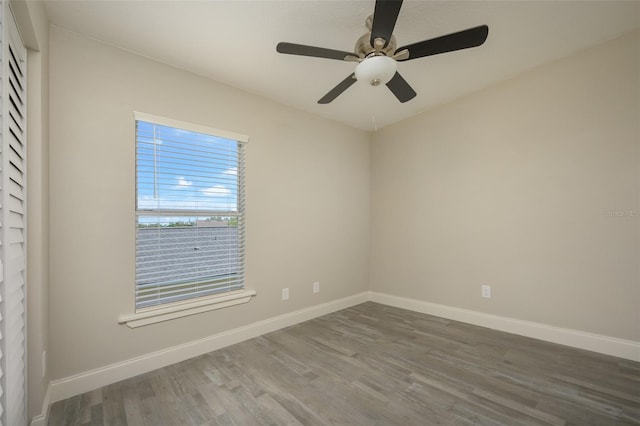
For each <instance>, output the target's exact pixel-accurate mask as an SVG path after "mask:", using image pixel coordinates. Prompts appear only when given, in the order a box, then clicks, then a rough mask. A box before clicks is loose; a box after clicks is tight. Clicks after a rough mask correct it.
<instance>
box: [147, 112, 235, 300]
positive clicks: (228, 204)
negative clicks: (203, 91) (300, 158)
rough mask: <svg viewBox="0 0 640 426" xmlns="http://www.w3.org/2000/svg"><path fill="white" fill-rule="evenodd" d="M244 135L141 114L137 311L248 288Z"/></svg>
mask: <svg viewBox="0 0 640 426" xmlns="http://www.w3.org/2000/svg"><path fill="white" fill-rule="evenodd" d="M246 140H247V138H246V136H242V135H235V134H229V133H227V132H222V131H219V130H214V129H209V128H205V127H203V126H198V125H192V124H188V123H181V122H177V121H174V120H168V119H164V118H160V117H154V116H150V115H147V114H140V113H136V292H135V293H136V300H135V304H136V311H139V310H140V309H144V308H148V307H154V306H158V305H163V306H165V305H166V304H168V303H172V302H179V301H185V300H190V299H194V298H198V297H202V296H210V295H214V294H219V293H224V292H230V291H234V290H241V289H243V288H244V147H245V142H246Z"/></svg>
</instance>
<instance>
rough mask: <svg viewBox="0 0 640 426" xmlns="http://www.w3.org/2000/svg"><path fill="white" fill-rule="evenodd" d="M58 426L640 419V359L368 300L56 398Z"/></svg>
mask: <svg viewBox="0 0 640 426" xmlns="http://www.w3.org/2000/svg"><path fill="white" fill-rule="evenodd" d="M49 425H52V426H57V425H65V426H67V425H130V426H133V425H154V426H156V425H170V426H174V425H176V426H178V425H180V426H182V425H402V426H406V425H509V426H511V425H598V426H600V425H640V363H635V362H631V361H626V360H622V359H619V358H615V357H610V356H606V355H600V354H597V353H593V352H587V351H582V350H579V349H573V348H569V347H566V346H561V345H556V344H552V343H546V342H542V341H539V340H534V339H529V338H526V337H520V336H516V335H512V334H507V333H503V332H499V331H494V330H490V329H486V328H482V327H476V326H472V325H468V324H463V323H459V322H455V321H449V320H446V319H442V318H438V317H433V316H430V315H424V314H419V313H414V312H410V311H406V310H402V309H397V308H392V307H388V306H384V305H380V304H376V303H372V302H368V303H364V304H362V305H358V306H355V307H352V308H349V309H345V310H342V311H339V312H336V313H333V314H329V315H326V316H323V317H320V318H316V319H314V320H311V321H307V322H305V323H302V324H298V325H295V326H293V327H289V328H286V329H283V330H279V331H276V332H273V333H269V334H266V335H264V336H261V337H258V338H255V339H251V340H248V341H246V342H243V343H239V344H236V345H233V346H230V347H227V348H225V349H221V350H218V351H215V352H211V353H208V354H205V355H202V356H199V357H197V358H194V359H191V360H188V361H184V362H181V363H179V364H175V365H171V366H169V367H165V368H162V369H159V370H155V371H152V372H150V373H147V374H142V375H140V376H137V377H134V378H132V379H128V380H125V381H122V382H119V383H116V384H113V385H110V386H106V387H104V388H102V389H98V390H95V391H92V392H88V393H86V394H83V395H79V396H76V397H73V398H69V399H67V400H64V401H60V402H57V403H55V404H54V405H53V406H52V408H51V413H50V418H49Z"/></svg>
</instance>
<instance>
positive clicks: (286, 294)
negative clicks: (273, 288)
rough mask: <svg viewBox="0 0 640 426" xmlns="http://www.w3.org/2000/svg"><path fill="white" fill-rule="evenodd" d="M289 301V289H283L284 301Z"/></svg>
mask: <svg viewBox="0 0 640 426" xmlns="http://www.w3.org/2000/svg"><path fill="white" fill-rule="evenodd" d="M288 299H289V288H283V289H282V300H288Z"/></svg>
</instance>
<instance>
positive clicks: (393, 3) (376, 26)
mask: <svg viewBox="0 0 640 426" xmlns="http://www.w3.org/2000/svg"><path fill="white" fill-rule="evenodd" d="M401 7H402V0H376V6H375V9H374V11H373V23H372V24H371V40H370V41H371V46H373V47H378V46H376V45H375V39H377V38H381V39H383V40H384V45H383V46H380V49H382V48H384V47H387V45H388V44H389V40H391V35H392V34H393V28H394V27H395V26H396V21H397V20H398V14H399V13H400V8H401Z"/></svg>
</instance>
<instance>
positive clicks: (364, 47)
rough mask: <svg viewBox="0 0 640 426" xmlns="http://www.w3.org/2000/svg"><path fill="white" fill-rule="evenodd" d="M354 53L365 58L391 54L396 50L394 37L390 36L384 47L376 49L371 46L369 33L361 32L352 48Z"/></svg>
mask: <svg viewBox="0 0 640 426" xmlns="http://www.w3.org/2000/svg"><path fill="white" fill-rule="evenodd" d="M353 51H354V53H355V54H356V55H358V56H360V57H361V58H366V57H369V56H379V55H385V56H393V54H394V53H395V51H396V37H395V36H393V35H392V36H391V40H389V44H387V47H385V48H384V49H379V50H378V49H376V48H375V47H373V46H371V33H370V32H368V33H366V34H363V35H362V36H361V37H360V38H359V39H358V41H356V46H355V48H354V49H353Z"/></svg>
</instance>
